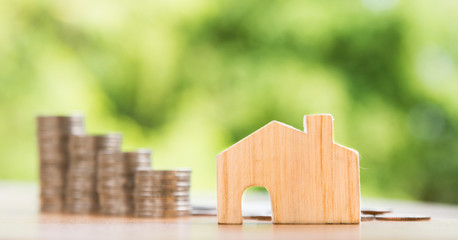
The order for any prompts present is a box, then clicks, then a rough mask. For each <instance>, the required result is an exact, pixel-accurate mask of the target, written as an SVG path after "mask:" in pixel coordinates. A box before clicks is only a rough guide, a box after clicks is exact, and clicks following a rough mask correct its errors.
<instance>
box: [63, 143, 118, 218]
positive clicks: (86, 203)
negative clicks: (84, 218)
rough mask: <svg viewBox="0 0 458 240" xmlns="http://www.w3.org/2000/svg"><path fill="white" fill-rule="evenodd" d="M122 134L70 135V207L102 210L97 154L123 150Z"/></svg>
mask: <svg viewBox="0 0 458 240" xmlns="http://www.w3.org/2000/svg"><path fill="white" fill-rule="evenodd" d="M121 143H122V135H121V134H108V135H73V136H72V137H71V138H70V167H69V170H68V173H67V187H66V199H65V205H66V210H67V211H68V212H71V213H91V212H95V211H96V210H97V209H98V196H97V176H96V175H97V155H98V153H99V152H102V151H120V148H121Z"/></svg>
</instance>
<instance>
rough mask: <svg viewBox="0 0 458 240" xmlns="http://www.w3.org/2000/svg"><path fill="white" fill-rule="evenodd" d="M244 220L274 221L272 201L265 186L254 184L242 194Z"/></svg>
mask: <svg viewBox="0 0 458 240" xmlns="http://www.w3.org/2000/svg"><path fill="white" fill-rule="evenodd" d="M241 201H242V217H243V220H244V221H245V220H258V221H269V222H271V221H272V202H271V199H270V193H269V191H268V190H267V189H266V188H265V187H259V186H253V187H249V188H247V189H245V191H244V192H243V195H242V199H241Z"/></svg>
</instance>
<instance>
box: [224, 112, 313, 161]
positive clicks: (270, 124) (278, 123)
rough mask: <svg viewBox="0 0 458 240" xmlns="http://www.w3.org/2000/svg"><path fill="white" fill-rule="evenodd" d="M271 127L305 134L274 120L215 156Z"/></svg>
mask: <svg viewBox="0 0 458 240" xmlns="http://www.w3.org/2000/svg"><path fill="white" fill-rule="evenodd" d="M273 125H279V126H282V127H286V128H290V129H292V130H294V131H298V132H301V133H304V134H305V132H303V131H301V130H299V129H297V128H295V127H293V126H290V125H288V124H285V123H282V122H279V121H275V120H274V121H271V122H269V123H268V124H266V125H264V126H263V127H261V128H259V129H258V130H256V131H254V132H253V133H251V134H250V135H248V136H246V137H244V138H243V139H241V140H240V141H238V142H236V143H234V144H233V145H232V146H230V147H228V148H226V149H225V150H224V151H222V152H220V153H219V154H218V155H216V156H219V155H220V154H223V153H224V152H226V151H228V150H229V149H231V148H232V147H235V146H237V145H239V144H240V143H241V142H243V141H244V140H245V139H248V138H250V137H251V136H253V135H255V134H256V133H258V132H260V131H262V130H264V129H266V128H268V127H270V126H273Z"/></svg>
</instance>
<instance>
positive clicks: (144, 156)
mask: <svg viewBox="0 0 458 240" xmlns="http://www.w3.org/2000/svg"><path fill="white" fill-rule="evenodd" d="M151 154H152V151H151V149H146V148H143V149H138V150H136V151H133V152H124V153H123V155H124V160H125V161H126V163H127V166H128V168H129V175H130V176H131V177H132V184H133V182H134V178H135V172H136V171H138V170H148V169H151Z"/></svg>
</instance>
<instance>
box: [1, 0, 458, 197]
mask: <svg viewBox="0 0 458 240" xmlns="http://www.w3.org/2000/svg"><path fill="white" fill-rule="evenodd" d="M457 12H458V1H452V0H442V1H438V0H435V1H432V0H424V1H415V0H406V1H396V0H385V1H378V0H362V1H318V0H316V1H311V0H307V1H304V0H301V1H296V0H292V1H271V0H264V1H261V0H246V1H233V0H232V1H226V0H220V1H214V0H187V1H180V0H152V1H149V0H146V1H108V0H98V1H89V0H66V1H59V0H14V1H9V0H0V116H1V118H0V150H1V151H0V179H3V180H27V181H37V175H38V174H37V173H38V169H37V167H38V158H37V149H36V139H35V119H34V118H35V116H36V115H37V114H69V113H74V112H75V111H76V112H80V113H84V114H85V115H86V119H87V120H86V123H87V128H88V131H89V132H91V133H103V132H107V131H121V132H123V133H124V135H125V141H124V149H125V150H128V149H133V148H137V147H151V148H153V149H154V150H155V154H154V160H153V162H154V163H153V166H154V167H155V168H173V167H191V168H193V170H194V173H193V180H192V181H193V189H194V190H202V191H204V190H214V189H215V187H216V170H215V156H216V154H217V153H219V152H220V151H222V150H224V149H225V148H227V147H229V146H230V145H232V144H233V143H235V142H236V141H238V140H240V139H241V138H243V137H245V136H246V135H248V134H250V133H251V132H253V131H255V130H257V129H258V128H259V127H261V126H263V125H264V124H266V123H268V122H269V121H271V120H274V119H275V120H278V121H282V122H285V123H287V124H289V125H292V126H294V127H296V128H299V129H302V128H303V127H302V118H303V116H304V115H305V114H313V113H331V114H333V116H334V118H335V121H334V123H335V140H336V142H338V143H340V144H343V145H345V146H348V147H352V148H354V149H356V150H358V151H359V153H360V165H361V186H362V194H363V196H375V197H386V198H388V197H390V198H406V199H418V200H424V201H440V202H451V203H458V191H457V189H458V68H457V63H458V28H457V23H458V14H456V13H457Z"/></svg>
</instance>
